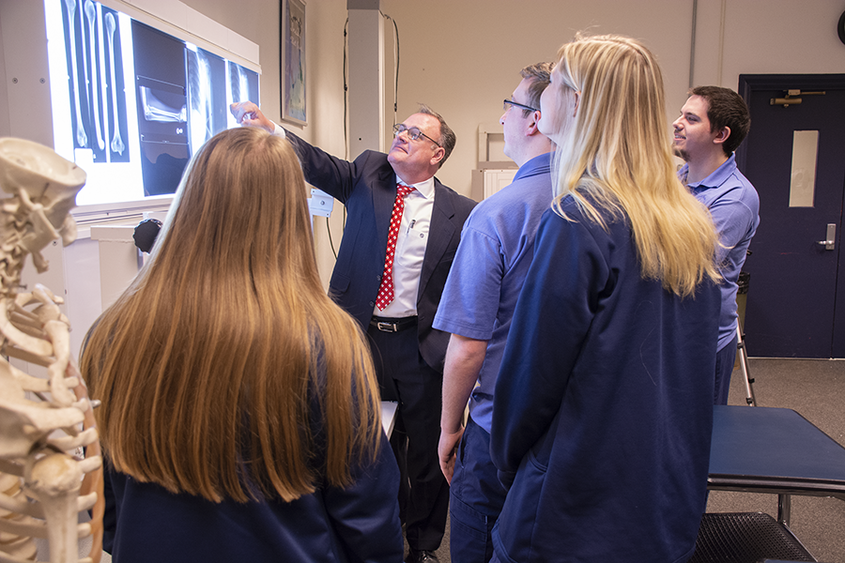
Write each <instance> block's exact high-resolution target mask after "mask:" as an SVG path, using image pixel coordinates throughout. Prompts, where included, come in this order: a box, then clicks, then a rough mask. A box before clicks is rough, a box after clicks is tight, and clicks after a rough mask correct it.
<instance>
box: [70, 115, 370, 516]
mask: <svg viewBox="0 0 845 563" xmlns="http://www.w3.org/2000/svg"><path fill="white" fill-rule="evenodd" d="M369 354H370V353H369V348H368V345H367V343H366V341H365V340H364V337H363V334H362V332H361V331H360V329H359V328H358V326H357V324H356V323H355V321H354V320H353V319H352V318H351V317H350V316H349V315H347V314H346V313H345V312H343V311H342V310H341V309H340V308H339V307H338V306H337V305H335V304H334V303H333V302H332V301H331V300H330V299H329V298H328V297H327V296H326V294H325V292H324V291H323V288H322V285H321V282H320V279H319V276H318V274H317V268H316V263H315V258H314V250H313V242H312V237H311V226H310V221H309V215H308V210H307V202H306V189H305V183H304V180H303V176H302V170H301V169H300V166H299V162H298V161H297V159H296V156H295V155H294V152H293V150H292V148H291V147H290V145H289V144H288V143H287V142H286V141H285V140H283V139H281V138H279V137H274V136H271V135H269V134H267V133H266V132H264V131H261V130H259V129H255V128H240V129H233V130H229V131H224V132H222V133H219V134H218V135H215V136H214V137H213V138H212V139H211V140H210V141H208V143H206V144H205V145H204V146H203V147H202V148H201V149H200V151H198V154H197V155H196V156H195V158H194V160H193V161H192V163H191V165H190V167H189V170H188V171H187V172H186V174H185V176H184V177H183V180H182V183H181V185H180V187H179V191H178V192H177V195H176V198H175V201H174V202H173V205H172V206H171V210H170V213H169V214H168V217H167V220H166V222H165V225H164V228H163V230H162V232H161V233H160V235H159V239H158V241H157V242H156V245H155V247H154V249H153V252H152V256H151V259H150V260H149V261H148V263H147V264H146V266H145V267H144V268H143V270H142V271H141V272H140V273H139V275H138V277H137V278H136V280H135V281H134V282H133V283H132V285H131V286H130V287H129V289H127V290H126V292H125V293H124V294H123V295H122V296H121V297H120V299H119V300H118V301H117V302H116V303H115V304H114V305H112V306H111V307H109V309H108V310H107V311H106V312H105V313H103V315H102V317H101V318H100V320H99V322H98V324H97V325H96V327H95V328H94V329H92V332H91V335H90V338H89V340H88V342H87V345H86V348H85V351H84V353H83V358H82V360H81V365H82V373H83V375H84V376H85V378H86V379H87V381H88V382H89V384H90V388H91V395H92V396H93V397H94V398H97V399H101V400H102V402H103V404H102V406H101V407H100V408H99V409H97V419H98V424H99V430H100V433H101V439H102V441H103V445H104V447H105V450H106V453H107V455H108V457H109V458H110V460H111V462H112V463H113V464H114V467H115V468H116V469H117V470H118V471H121V472H124V473H126V474H128V475H130V476H132V477H134V478H135V479H137V480H139V481H143V482H153V483H157V484H159V485H161V486H163V487H165V488H166V489H167V490H169V491H171V492H174V493H176V492H186V493H190V494H193V495H199V496H202V497H204V498H206V499H209V500H212V501H215V502H219V501H220V500H222V499H223V498H232V499H235V500H237V501H240V502H245V501H247V500H248V499H250V498H252V499H257V498H261V497H276V496H277V497H281V498H282V499H283V500H285V501H290V500H293V499H296V498H298V497H300V496H302V495H304V494H308V493H311V492H313V491H314V490H315V487H316V485H317V483H318V481H319V480H321V479H322V478H323V477H325V479H326V481H327V482H328V483H329V484H331V485H337V486H345V485H347V484H349V483H350V482H351V476H350V470H349V468H350V466H352V465H354V464H355V463H356V462H359V461H365V460H366V459H367V458H369V459H374V456H375V454H376V450H377V447H378V444H379V440H380V438H381V436H382V429H381V421H380V412H381V410H380V405H379V398H378V386H377V383H376V380H375V375H374V370H373V366H372V360H371V358H370V355H369ZM315 415H316V416H315Z"/></svg>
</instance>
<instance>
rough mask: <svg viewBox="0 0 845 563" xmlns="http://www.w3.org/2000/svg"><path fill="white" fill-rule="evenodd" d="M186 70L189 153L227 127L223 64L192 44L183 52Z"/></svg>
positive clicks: (219, 58) (221, 59)
mask: <svg viewBox="0 0 845 563" xmlns="http://www.w3.org/2000/svg"><path fill="white" fill-rule="evenodd" d="M185 57H186V66H187V70H188V107H189V108H190V112H189V115H188V130H189V131H190V143H191V152H192V153H193V152H195V151H196V150H197V149H199V148H200V147H201V146H202V144H203V143H205V142H206V141H207V140H209V139H210V138H211V137H213V136H214V135H215V134H217V133H219V132H220V131H222V130H223V129H225V128H226V124H227V122H226V116H227V115H228V113H229V111H228V105H227V104H226V90H225V83H226V61H225V60H224V59H223V58H222V57H218V56H217V55H214V54H212V53H209V52H208V51H205V50H204V49H199V48H196V47H194V46H193V45H191V46H189V47H188V48H187V49H186V50H185Z"/></svg>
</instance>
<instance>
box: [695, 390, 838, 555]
mask: <svg viewBox="0 0 845 563" xmlns="http://www.w3.org/2000/svg"><path fill="white" fill-rule="evenodd" d="M708 489H710V490H722V491H744V492H757V493H772V494H776V495H778V519H777V520H775V519H774V518H772V517H771V516H769V515H768V514H763V513H712V514H710V513H708V514H705V515H704V517H703V518H702V522H701V528H700V529H699V534H698V540H697V542H696V552H695V554H694V555H693V557H692V559H690V561H691V562H693V563H712V562H715V561H719V562H728V561H729V562H732V563H735V562H744V561H748V562H751V563H754V562H757V561H760V560H761V559H763V558H766V557H767V558H770V559H769V560H772V561H774V560H776V559H777V560H788V561H815V559H814V558H813V556H812V555H811V554H810V553H809V552H808V551H807V550H806V548H805V547H804V546H803V545H802V544H801V542H800V541H799V540H798V538H796V537H795V536H794V534H793V533H792V531H791V530H790V529H789V517H790V507H791V502H790V499H791V495H793V494H798V495H810V496H829V497H836V498H839V499H841V500H845V448H843V447H842V446H841V445H839V444H838V443H837V442H836V441H834V440H833V439H832V438H830V436H828V435H827V434H825V433H824V432H822V431H821V430H819V429H818V428H817V427H816V426H814V425H813V424H812V423H810V422H809V421H808V420H807V419H805V418H804V417H803V416H801V415H799V414H798V413H797V412H795V411H793V410H791V409H778V408H764V407H748V406H720V405H717V406H716V407H714V410H713V442H712V445H711V450H710V475H709V477H708Z"/></svg>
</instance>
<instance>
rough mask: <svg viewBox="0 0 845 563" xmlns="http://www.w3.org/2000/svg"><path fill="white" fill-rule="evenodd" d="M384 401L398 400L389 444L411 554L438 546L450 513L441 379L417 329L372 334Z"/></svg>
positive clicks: (372, 332) (375, 360)
mask: <svg viewBox="0 0 845 563" xmlns="http://www.w3.org/2000/svg"><path fill="white" fill-rule="evenodd" d="M367 333H368V335H369V337H370V338H369V341H370V346H371V348H372V352H373V360H374V362H375V366H376V373H377V374H378V378H379V386H380V388H381V397H382V399H383V400H386V401H398V403H399V408H398V409H397V417H396V422H395V425H394V428H393V434H392V435H391V438H390V444H391V446H392V447H393V452H394V454H395V455H396V462H397V463H398V464H399V471H400V474H401V478H402V482H401V484H400V486H399V510H400V515H401V516H402V522H403V523H404V524H405V537H406V539H407V540H408V545H409V546H410V547H411V549H416V550H428V551H434V550H436V549H437V548H438V547H440V542H441V540H442V539H443V534H444V532H445V530H446V515H447V513H448V511H449V484H448V483H447V482H446V478H445V477H443V473H442V472H441V471H440V462H439V460H438V457H437V444H438V442H439V440H440V407H441V404H442V397H441V392H442V383H443V374H441V373H440V372H438V371H437V370H435V369H432V368H431V367H429V366H428V364H426V362H425V361H424V360H423V359H422V356H421V355H420V352H419V343H418V341H417V327H416V325H414V326H411V327H408V328H407V329H405V330H402V331H400V332H394V333H389V332H381V331H380V330H378V329H377V328H375V327H372V326H370V327H369V329H368V331H367Z"/></svg>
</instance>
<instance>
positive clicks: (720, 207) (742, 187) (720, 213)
mask: <svg viewBox="0 0 845 563" xmlns="http://www.w3.org/2000/svg"><path fill="white" fill-rule="evenodd" d="M688 173H689V165H687V164H684V166H683V167H682V168H681V169H680V170H679V171H678V177H679V178H680V179H681V181H682V182H684V183H685V184H686V178H687V174H688ZM687 186H688V187H689V189H690V191H692V193H693V195H694V196H695V197H696V198H697V199H698V200H699V201H700V202H701V203H703V204H704V205H706V206H707V209H709V210H710V215H712V216H713V222H714V223H715V224H716V230H717V231H718V232H719V237H720V242H721V243H722V246H723V247H724V248H722V249H720V254H719V259H720V262H721V264H720V266H719V271H720V273H721V274H722V277H723V278H724V282H723V283H722V284H721V285H720V288H719V289H720V290H721V293H722V309H721V313H720V316H719V342H718V344H717V346H716V349H717V350H721V349H722V348H724V347H725V346H726V345H727V344H729V343H730V342H732V341H733V338H734V336H736V318H737V314H736V291H737V288H738V286H737V280H738V279H739V272H740V270H742V265H743V264H744V263H745V256H746V252H747V250H748V245H749V244H751V238H752V237H753V236H754V233H755V232H756V231H757V225H759V224H760V199H759V197H758V196H757V190H755V189H754V186H752V185H751V182H749V181H748V178H746V177H745V176H744V175H743V174H742V172H740V171H739V169H738V168H737V167H736V155H735V154H732V155H731V156H730V158H728V160H726V161H725V163H724V164H722V165H721V166H720V167H719V168H717V169H716V170H714V171H713V173H712V174H710V175H709V176H707V177H706V178H704V179H703V180H701V181H700V182H696V183H693V184H687Z"/></svg>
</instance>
